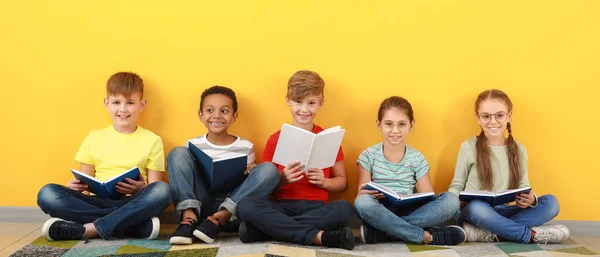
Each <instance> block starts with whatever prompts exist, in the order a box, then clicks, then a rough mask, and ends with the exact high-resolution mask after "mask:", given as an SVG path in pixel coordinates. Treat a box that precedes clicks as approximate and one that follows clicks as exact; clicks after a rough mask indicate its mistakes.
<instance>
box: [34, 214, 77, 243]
mask: <svg viewBox="0 0 600 257" xmlns="http://www.w3.org/2000/svg"><path fill="white" fill-rule="evenodd" d="M83 232H85V227H84V226H83V225H81V224H79V223H75V222H69V221H65V220H63V219H59V218H51V219H49V220H47V221H46V222H45V223H44V226H42V235H43V236H44V237H45V238H46V240H48V241H59V240H80V239H83Z"/></svg>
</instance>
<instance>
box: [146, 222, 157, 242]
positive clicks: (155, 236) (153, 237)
mask: <svg viewBox="0 0 600 257" xmlns="http://www.w3.org/2000/svg"><path fill="white" fill-rule="evenodd" d="M159 233H160V219H158V217H152V233H150V236H149V237H147V238H146V239H155V238H157V237H158V234H159Z"/></svg>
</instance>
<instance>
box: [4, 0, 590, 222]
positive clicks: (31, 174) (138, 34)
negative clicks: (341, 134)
mask: <svg viewBox="0 0 600 257" xmlns="http://www.w3.org/2000/svg"><path fill="white" fill-rule="evenodd" d="M598 13H600V2H599V1H591V0H590V1H556V2H554V1H479V0H476V1H414V2H413V1H278V0H272V1H189V2H187V3H179V2H177V1H176V2H173V3H167V2H166V1H74V0H69V1H7V0H3V1H0V35H1V39H0V74H1V76H0V79H1V82H0V84H1V85H2V100H1V101H0V104H1V108H0V110H1V112H2V117H1V120H2V123H3V125H2V128H1V131H0V132H1V133H0V134H1V135H2V140H1V141H2V148H1V150H0V151H1V154H0V156H1V158H2V160H1V166H0V169H1V173H2V179H0V195H1V196H2V197H0V206H35V205H36V194H37V191H38V190H39V188H40V187H41V186H42V185H44V184H46V183H49V182H55V183H61V184H66V183H67V181H68V180H69V179H71V177H72V175H71V173H70V172H69V170H70V169H71V168H76V167H79V165H78V163H76V162H75V161H74V160H73V157H74V155H75V153H76V151H77V149H78V147H79V145H80V144H81V142H82V141H83V139H84V137H85V136H86V135H87V133H88V132H89V131H90V130H91V129H99V128H104V127H106V126H107V125H109V124H110V118H109V116H108V114H107V112H106V110H105V108H104V106H103V104H102V100H103V98H104V96H105V82H106V79H107V78H108V77H109V76H110V75H111V74H112V73H114V72H116V71H134V72H137V73H139V74H140V75H141V76H142V77H143V79H144V81H145V83H146V93H145V96H146V98H147V99H148V106H147V109H146V110H145V111H144V113H143V114H142V116H141V118H140V124H141V125H142V126H144V127H146V128H148V129H150V130H152V131H154V132H155V133H157V134H159V135H161V136H162V138H163V141H164V145H165V150H166V152H167V153H168V151H169V150H171V149H172V148H173V147H174V146H177V145H181V144H183V143H184V142H185V141H186V140H187V139H189V138H191V137H195V136H198V135H200V134H202V133H204V132H205V131H206V129H205V128H204V127H203V126H202V124H201V123H200V122H199V121H198V119H197V117H196V110H197V109H198V103H199V97H200V94H201V92H202V91H203V90H204V89H205V88H207V87H209V86H212V85H215V84H219V85H225V86H229V87H231V88H233V89H234V90H235V91H236V92H237V94H238V98H239V103H240V111H239V120H238V122H237V123H236V124H234V125H233V126H232V127H231V129H230V132H232V133H235V134H239V135H241V136H243V137H246V138H249V139H250V140H252V141H253V142H254V143H255V144H256V150H257V153H258V155H259V156H261V155H262V150H263V149H264V144H265V142H266V139H267V138H268V136H269V135H270V134H271V133H273V132H275V131H276V130H278V129H279V128H280V126H281V124H282V123H283V122H290V121H291V118H290V113H289V109H287V107H286V105H285V103H284V100H285V99H284V97H285V87H286V82H287V79H288V78H289V76H290V75H292V74H293V73H294V72H295V71H296V70H299V69H311V70H314V71H317V72H319V73H320V74H321V75H322V76H323V78H324V79H325V81H326V85H327V86H326V88H325V106H324V108H323V109H322V111H321V112H320V113H319V115H318V117H317V119H316V123H317V124H320V125H321V126H323V127H325V128H327V127H331V126H335V125H341V126H342V127H344V128H346V129H347V134H346V136H345V138H344V141H343V147H344V150H345V153H346V155H345V157H346V168H347V171H348V176H349V187H348V188H349V189H348V190H347V191H346V192H345V193H343V194H335V195H333V196H332V198H345V199H348V200H351V199H353V198H354V196H355V194H356V168H355V164H354V163H355V161H356V159H357V157H358V154H359V153H360V152H361V151H362V150H364V149H365V148H367V147H369V146H370V145H373V144H375V143H377V142H379V141H381V135H380V134H379V132H378V130H377V129H376V127H375V119H376V112H377V108H378V105H379V103H380V102H381V100H383V99H384V98H385V97H388V96H390V95H401V96H404V97H406V98H407V99H408V100H409V101H410V102H411V103H412V104H413V106H414V109H415V115H416V116H415V117H416V119H417V123H416V127H415V129H414V131H413V132H412V133H411V135H410V136H409V139H408V143H409V144H410V145H411V146H413V147H415V148H416V149H418V150H419V151H421V152H422V153H424V154H425V156H426V157H427V159H428V161H429V164H430V165H431V176H432V180H433V183H434V187H435V189H436V191H437V192H440V191H445V190H447V187H448V184H449V183H450V180H451V179H452V176H453V168H454V163H455V160H456V154H457V152H458V149H459V146H460V143H461V142H462V141H464V140H466V139H468V138H469V137H471V136H474V135H475V134H477V133H478V131H479V129H478V127H477V123H476V119H475V116H474V111H473V102H474V101H475V97H476V95H477V94H478V93H479V92H480V91H482V90H484V89H488V88H499V89H502V90H504V91H505V92H507V93H508V94H509V96H510V97H511V98H512V100H513V102H514V105H515V110H514V116H513V127H514V134H515V137H516V139H517V140H518V141H520V142H522V143H523V144H524V145H525V146H526V147H527V149H528V152H529V160H530V162H529V170H530V180H531V184H532V186H533V188H534V191H535V192H536V193H537V194H538V195H541V194H546V193H554V194H556V196H557V197H558V199H559V201H560V203H561V213H560V214H559V216H558V219H570V220H598V219H599V217H600V207H598V206H599V205H598V204H599V203H600V201H599V200H598V199H600V190H599V189H598V187H599V186H598V185H599V184H600V183H599V182H600V175H599V174H598V170H599V168H598V163H597V160H598V148H599V147H600V139H599V137H598V135H597V133H595V132H597V131H598V125H599V122H598V120H599V119H598V118H599V117H600V115H598V108H597V107H598V100H597V97H598V92H599V90H598V89H597V87H598V82H599V74H600V73H599V67H600V65H599V64H600V63H599V62H600V61H599V60H600V36H599V34H598V29H599V26H600V18H599V17H600V16H599V15H598Z"/></svg>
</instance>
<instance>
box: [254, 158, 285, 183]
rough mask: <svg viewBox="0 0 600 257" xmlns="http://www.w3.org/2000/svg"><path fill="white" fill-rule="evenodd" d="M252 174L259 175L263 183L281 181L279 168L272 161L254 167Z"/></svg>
mask: <svg viewBox="0 0 600 257" xmlns="http://www.w3.org/2000/svg"><path fill="white" fill-rule="evenodd" d="M250 174H254V175H256V176H259V181H261V182H262V183H268V184H270V183H275V182H279V170H278V169H277V166H275V164H273V163H272V162H263V163H261V164H259V165H258V166H256V167H254V169H252V172H251V173H250Z"/></svg>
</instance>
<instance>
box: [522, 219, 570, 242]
mask: <svg viewBox="0 0 600 257" xmlns="http://www.w3.org/2000/svg"><path fill="white" fill-rule="evenodd" d="M531 230H533V231H534V232H535V234H534V235H533V242H534V243H536V244H539V243H544V244H560V243H562V242H564V241H567V240H568V239H569V237H571V233H570V232H569V229H568V228H567V227H566V226H565V225H561V224H557V225H545V226H539V227H531Z"/></svg>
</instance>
